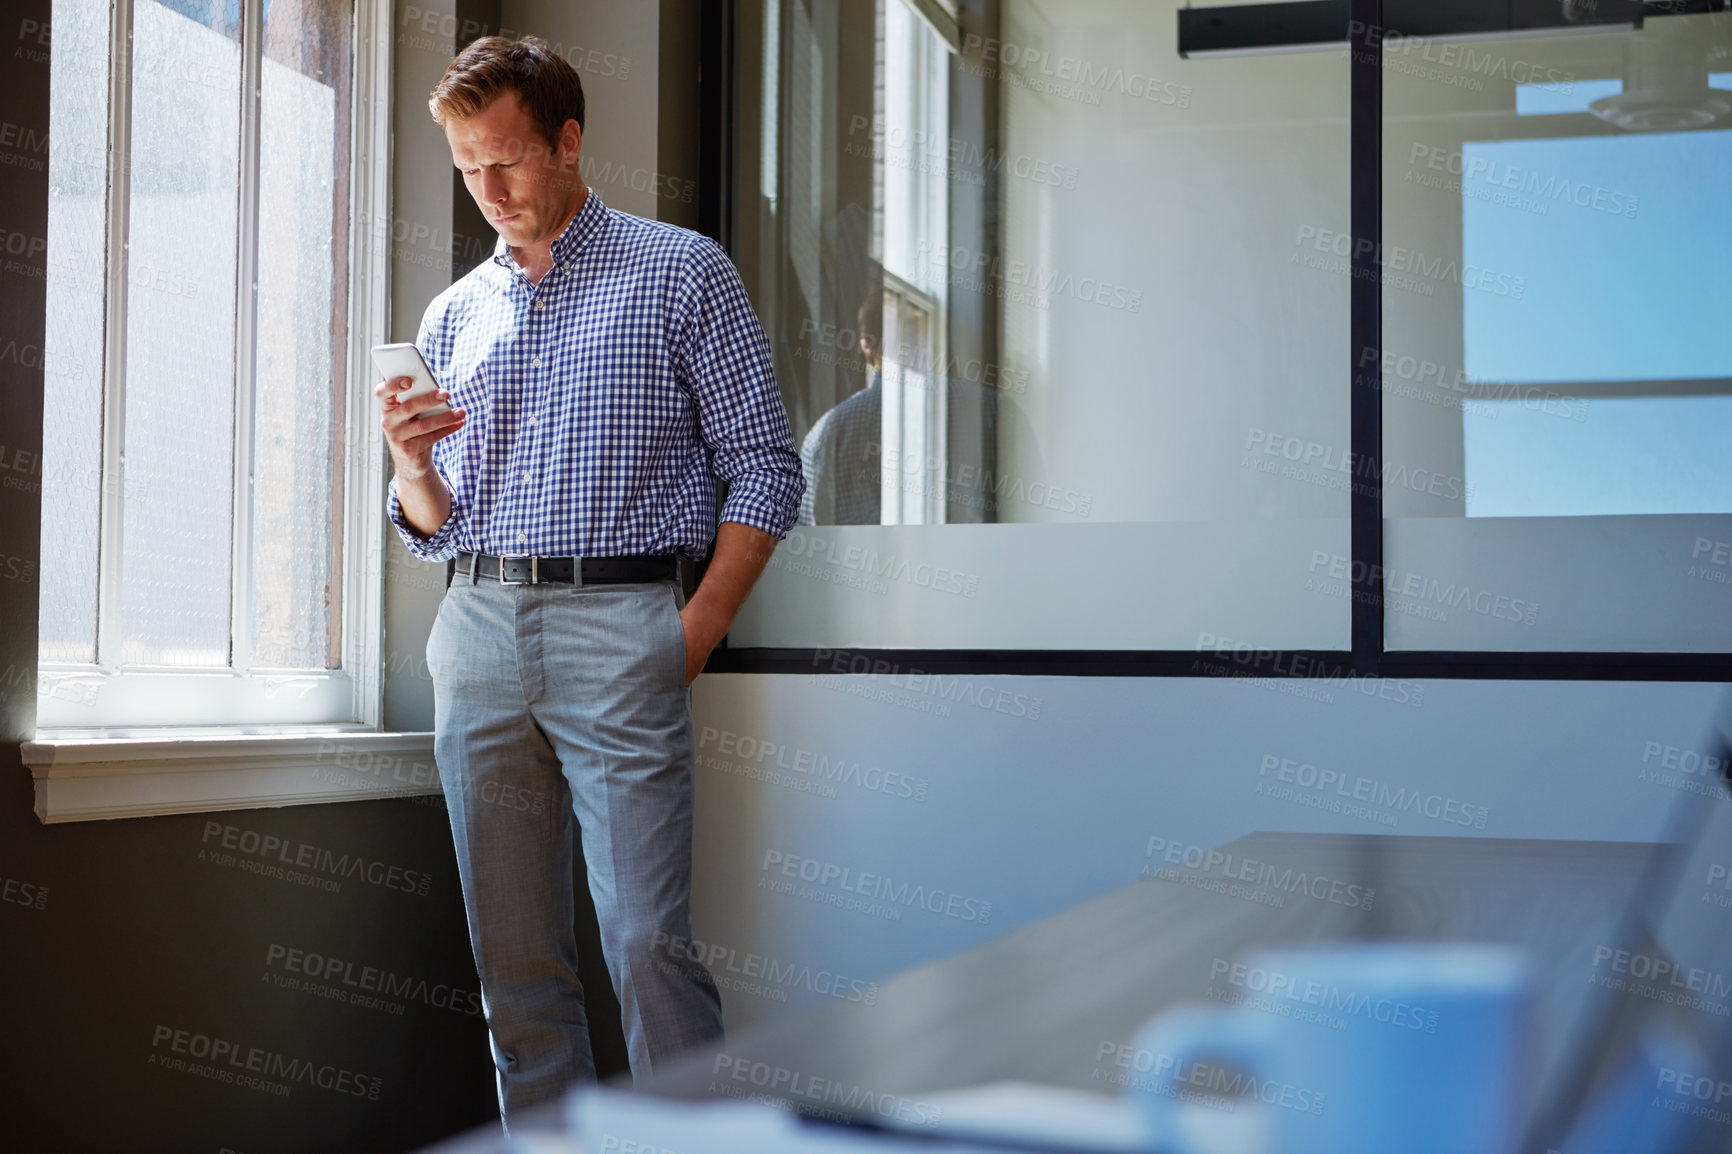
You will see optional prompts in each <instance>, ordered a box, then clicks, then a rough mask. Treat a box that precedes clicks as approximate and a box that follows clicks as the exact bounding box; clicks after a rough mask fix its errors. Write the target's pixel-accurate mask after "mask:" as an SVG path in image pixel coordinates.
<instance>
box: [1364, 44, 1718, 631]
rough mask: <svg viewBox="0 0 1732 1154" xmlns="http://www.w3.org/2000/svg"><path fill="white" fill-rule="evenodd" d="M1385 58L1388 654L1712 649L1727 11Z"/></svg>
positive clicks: (1386, 53) (1391, 52)
mask: <svg viewBox="0 0 1732 1154" xmlns="http://www.w3.org/2000/svg"><path fill="white" fill-rule="evenodd" d="M1383 59H1384V108H1385V116H1384V142H1383V212H1384V232H1383V253H1384V267H1385V273H1386V275H1385V277H1384V287H1383V348H1382V351H1381V356H1380V357H1379V358H1377V359H1378V360H1379V361H1380V363H1379V364H1376V365H1369V366H1366V367H1365V368H1366V372H1367V374H1368V376H1369V377H1370V378H1371V380H1372V381H1373V382H1376V381H1377V380H1379V379H1380V380H1381V386H1382V390H1383V436H1384V445H1385V449H1386V452H1387V454H1388V458H1389V460H1390V461H1392V462H1395V461H1399V462H1403V463H1405V464H1406V465H1407V466H1408V468H1407V472H1406V474H1405V475H1406V477H1407V478H1408V483H1404V484H1386V485H1385V488H1384V494H1383V507H1384V515H1385V517H1386V521H1385V557H1386V559H1387V564H1386V573H1385V576H1384V591H1385V598H1386V603H1385V623H1386V644H1387V646H1388V647H1389V648H1390V649H1391V650H1462V649H1466V650H1488V651H1489V650H1501V651H1590V652H1592V651H1606V652H1623V651H1629V652H1677V653H1704V652H1725V651H1727V650H1728V649H1732V585H1729V581H1732V544H1729V542H1732V464H1729V461H1728V455H1727V449H1728V445H1729V444H1732V115H1729V114H1732V13H1726V12H1719V13H1699V14H1694V15H1673V16H1649V17H1647V18H1646V19H1645V20H1643V22H1642V24H1641V26H1640V27H1639V28H1634V29H1631V28H1628V27H1624V28H1618V29H1606V30H1599V29H1592V28H1589V29H1585V30H1573V31H1571V32H1570V33H1569V34H1557V35H1538V36H1534V35H1529V36H1523V37H1521V38H1507V37H1506V38H1479V39H1474V40H1449V39H1435V40H1427V39H1408V40H1396V41H1390V42H1388V43H1386V44H1385V46H1384V50H1383ZM1398 254H1399V259H1398ZM1437 478H1442V479H1444V481H1445V484H1443V485H1440V486H1433V485H1432V484H1430V482H1431V481H1432V480H1434V479H1437ZM1422 482H1424V483H1422Z"/></svg>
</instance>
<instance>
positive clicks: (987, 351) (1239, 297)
mask: <svg viewBox="0 0 1732 1154" xmlns="http://www.w3.org/2000/svg"><path fill="white" fill-rule="evenodd" d="M1176 9H1177V5H1176V4H1174V3H1172V2H1170V0H1162V2H1155V3H1150V2H1148V0H1087V2H1080V0H1063V2H1062V3H1061V2H1058V0H1003V2H994V3H987V4H973V3H971V4H965V5H961V6H960V7H956V8H953V7H950V6H948V5H947V4H945V3H944V2H943V0H922V2H920V3H910V2H909V0H870V2H864V3H861V2H855V0H740V2H739V3H737V4H736V5H735V19H736V25H735V44H736V65H735V73H734V75H735V81H734V83H735V121H734V137H735V139H734V152H733V167H732V171H733V180H734V196H733V204H734V219H733V221H732V222H731V241H732V251H733V255H734V258H735V260H736V262H737V263H738V265H739V267H740V270H741V273H742V275H743V276H744V278H745V281H746V284H747V287H748V289H749V290H750V292H751V293H752V296H753V299H754V302H755V303H756V305H757V307H758V310H759V313H760V315H761V316H762V317H763V318H764V320H765V323H766V327H767V329H768V331H769V334H770V339H771V343H772V344H773V346H774V350H775V357H776V369H777V373H778V377H779V379H780V381H781V384H782V389H783V395H784V399H785V400H786V402H787V406H788V411H789V413H790V414H791V416H792V417H793V421H794V427H795V434H796V437H797V438H798V439H799V440H800V441H801V445H802V457H803V459H804V462H805V466H806V473H807V484H808V494H807V499H806V503H805V507H804V508H803V510H802V517H801V520H802V525H801V526H800V528H798V529H797V530H796V531H795V532H794V533H793V534H791V535H790V537H789V539H788V540H787V541H786V542H784V543H783V545H782V546H781V548H780V549H779V550H778V551H777V554H776V556H775V558H774V560H773V561H772V562H771V565H770V568H769V570H768V571H767V572H766V574H765V576H764V578H763V581H762V582H761V584H760V586H759V588H758V590H757V592H756V593H755V594H754V595H753V597H752V599H751V601H750V602H749V603H748V605H747V607H746V609H745V610H744V612H743V613H742V614H741V616H740V618H739V620H738V621H737V623H736V625H735V627H734V631H733V633H732V635H731V638H730V644H731V645H733V646H748V647H752V646H757V647H794V648H820V647H837V646H849V647H865V648H920V649H932V648H945V649H1128V650H1151V649H1165V650H1194V649H1197V648H1198V647H1199V644H1200V643H1202V644H1204V645H1205V646H1206V647H1212V645H1213V642H1214V639H1231V640H1232V641H1233V642H1236V643H1238V642H1243V643H1249V644H1253V645H1256V646H1260V647H1274V648H1285V649H1303V648H1316V649H1343V648H1345V647H1346V645H1347V640H1348V619H1349V600H1348V597H1347V596H1346V592H1345V585H1341V591H1340V595H1338V596H1334V597H1327V596H1325V597H1318V596H1317V595H1315V594H1314V593H1312V592H1311V591H1309V590H1308V588H1307V585H1308V582H1310V581H1312V579H1313V578H1314V577H1318V576H1319V575H1321V577H1323V578H1327V572H1326V570H1327V565H1325V566H1323V567H1322V569H1321V570H1320V569H1319V567H1318V566H1317V563H1316V561H1315V559H1316V558H1317V557H1319V556H1321V557H1324V558H1326V559H1327V558H1331V557H1337V556H1344V555H1345V554H1346V552H1347V549H1348V528H1347V524H1348V523H1347V510H1348V490H1347V478H1346V476H1345V474H1344V473H1343V472H1342V468H1343V463H1344V461H1345V459H1346V454H1347V449H1348V437H1347V431H1348V430H1347V424H1348V403H1349V390H1348V388H1347V379H1348V374H1349V372H1350V368H1349V364H1350V349H1349V342H1348V336H1347V323H1346V322H1347V300H1348V286H1349V283H1350V280H1349V277H1348V276H1347V275H1346V272H1345V269H1340V270H1336V271H1335V272H1333V273H1332V272H1330V271H1329V270H1328V269H1320V268H1318V267H1316V262H1314V261H1313V260H1312V259H1311V249H1310V241H1311V240H1312V239H1313V238H1315V237H1317V236H1320V235H1321V236H1329V235H1334V234H1339V233H1345V231H1346V230H1347V211H1348V201H1347V173H1348V164H1347V161H1348V154H1347V68H1346V62H1345V58H1344V55H1343V54H1342V53H1340V52H1334V53H1315V54H1303V55H1287V56H1276V57H1263V58H1258V59H1245V60H1231V59H1225V60H1213V61H1209V62H1207V63H1206V64H1201V63H1199V62H1189V61H1185V60H1181V59H1180V57H1179V55H1178V52H1177V46H1176V43H1175V36H1176V32H1175V27H1176Z"/></svg>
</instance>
